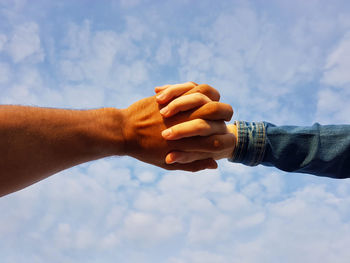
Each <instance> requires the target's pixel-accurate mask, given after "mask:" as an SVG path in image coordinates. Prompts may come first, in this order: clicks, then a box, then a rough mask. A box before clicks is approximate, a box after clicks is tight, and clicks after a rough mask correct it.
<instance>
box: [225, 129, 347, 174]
mask: <svg viewBox="0 0 350 263" xmlns="http://www.w3.org/2000/svg"><path fill="white" fill-rule="evenodd" d="M236 124H237V126H238V136H237V138H238V141H237V147H236V149H235V151H234V154H233V157H232V158H231V159H230V160H231V161H233V162H239V163H243V164H246V165H250V166H254V165H258V164H263V165H267V166H275V167H277V168H279V169H281V170H284V171H288V172H300V173H309V174H314V175H318V176H328V177H333V178H348V177H349V176H350V125H328V126H323V125H319V124H315V125H313V126H309V127H298V126H275V125H273V124H270V123H262V122H259V123H254V122H252V123H249V122H236Z"/></svg>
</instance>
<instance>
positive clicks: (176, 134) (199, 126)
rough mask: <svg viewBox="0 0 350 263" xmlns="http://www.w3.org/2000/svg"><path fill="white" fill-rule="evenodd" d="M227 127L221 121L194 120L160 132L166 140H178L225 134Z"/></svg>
mask: <svg viewBox="0 0 350 263" xmlns="http://www.w3.org/2000/svg"><path fill="white" fill-rule="evenodd" d="M226 132H227V127H226V124H225V122H223V121H207V120H203V119H195V120H190V121H186V122H183V123H179V124H176V125H174V126H172V127H170V128H168V129H166V130H164V131H163V132H162V136H163V138H165V139H166V140H178V139H181V138H186V137H193V136H209V135H212V134H225V133H226Z"/></svg>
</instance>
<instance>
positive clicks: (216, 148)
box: [209, 136, 225, 152]
mask: <svg viewBox="0 0 350 263" xmlns="http://www.w3.org/2000/svg"><path fill="white" fill-rule="evenodd" d="M209 148H210V150H212V151H213V152H220V151H222V150H224V149H225V144H224V142H223V141H222V140H220V138H219V137H217V136H213V137H212V138H211V139H210V141H209Z"/></svg>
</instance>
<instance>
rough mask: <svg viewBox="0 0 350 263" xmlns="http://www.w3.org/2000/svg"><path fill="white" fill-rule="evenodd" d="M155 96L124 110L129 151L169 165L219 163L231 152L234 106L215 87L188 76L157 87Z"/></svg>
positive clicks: (173, 167)
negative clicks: (193, 80)
mask: <svg viewBox="0 0 350 263" xmlns="http://www.w3.org/2000/svg"><path fill="white" fill-rule="evenodd" d="M155 91H156V93H157V94H156V96H153V97H149V98H145V99H142V100H140V101H138V102H136V103H134V104H132V105H131V106H129V107H128V108H127V109H124V110H123V116H124V118H123V119H124V127H123V133H124V138H125V145H124V151H125V154H127V155H130V156H133V157H135V158H137V159H139V160H141V161H144V162H147V163H150V164H154V165H157V166H159V167H162V168H165V169H168V170H186V171H199V170H203V169H207V168H209V169H214V168H216V167H217V163H216V161H215V160H218V159H221V158H227V157H230V156H231V155H232V152H233V149H234V146H235V136H234V134H233V132H232V129H231V128H230V127H229V126H226V124H225V121H229V120H231V117H232V114H233V110H232V107H231V106H230V105H228V104H224V103H221V102H219V99H220V94H219V93H218V91H217V90H215V89H214V88H212V87H210V86H208V85H206V84H202V85H197V84H196V83H193V82H187V83H183V84H177V85H165V86H162V87H156V89H155Z"/></svg>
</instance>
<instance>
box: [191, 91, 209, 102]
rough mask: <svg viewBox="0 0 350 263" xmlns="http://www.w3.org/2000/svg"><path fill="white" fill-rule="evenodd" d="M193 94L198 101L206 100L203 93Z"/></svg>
mask: <svg viewBox="0 0 350 263" xmlns="http://www.w3.org/2000/svg"><path fill="white" fill-rule="evenodd" d="M193 96H194V98H195V100H196V101H200V102H203V103H205V102H206V101H207V100H206V98H207V97H206V96H205V95H203V94H202V93H198V92H196V93H194V94H193Z"/></svg>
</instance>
